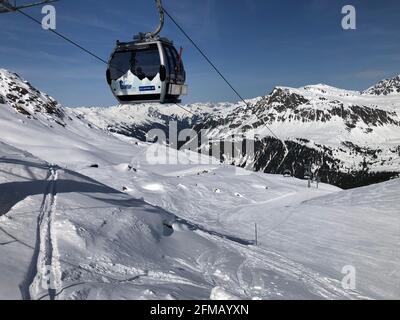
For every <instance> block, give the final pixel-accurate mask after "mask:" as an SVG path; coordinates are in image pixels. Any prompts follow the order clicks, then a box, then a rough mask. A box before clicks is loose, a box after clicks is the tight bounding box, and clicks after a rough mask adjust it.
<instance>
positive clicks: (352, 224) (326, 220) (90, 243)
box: [0, 85, 400, 299]
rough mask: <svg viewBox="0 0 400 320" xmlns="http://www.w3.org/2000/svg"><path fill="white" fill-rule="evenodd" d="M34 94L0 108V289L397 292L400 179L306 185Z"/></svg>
mask: <svg viewBox="0 0 400 320" xmlns="http://www.w3.org/2000/svg"><path fill="white" fill-rule="evenodd" d="M26 90H27V93H24V99H25V98H26V99H25V100H24V101H22V102H21V101H20V100H18V99H17V100H15V101H16V102H15V105H9V104H0V257H1V258H0V299H53V298H54V299H209V298H212V299H379V298H386V299H395V298H400V286H399V284H400V251H399V245H400V203H399V202H398V195H399V193H400V180H399V179H397V180H393V181H390V182H387V183H383V184H380V185H372V186H369V187H366V188H362V189H354V190H350V191H342V190H340V189H338V188H336V187H333V186H329V185H325V184H320V185H319V188H318V189H317V186H316V185H315V184H314V185H312V187H311V188H307V182H306V181H304V180H298V179H293V178H284V177H283V176H278V175H267V174H263V173H254V172H247V171H244V170H243V169H238V168H235V167H232V166H228V165H225V164H221V163H219V162H217V161H215V160H212V159H211V158H208V157H205V156H199V155H198V154H195V153H191V152H178V151H176V150H173V149H169V148H168V147H166V146H162V145H157V144H155V145H153V144H148V143H144V142H140V141H138V140H136V139H133V138H128V137H126V136H123V135H118V134H110V133H107V132H106V131H104V130H101V129H100V128H97V127H96V126H95V125H93V124H92V123H91V122H89V121H88V119H82V118H81V117H80V116H79V112H78V111H74V110H73V109H66V108H62V107H61V106H58V105H57V104H55V103H53V102H52V101H53V100H51V99H50V98H49V97H48V96H45V95H42V94H40V93H37V105H36V106H33V105H31V104H30V96H31V95H30V94H32V92H30V91H31V88H30V87H29V86H28V85H26ZM24 92H25V91H24ZM2 93H3V94H8V95H9V94H10V93H9V92H8V93H7V92H4V90H3V91H2ZM43 104H48V108H45V109H41V108H40V106H41V105H43ZM21 107H22V108H24V110H25V111H27V112H29V115H27V114H26V112H21ZM115 110H117V109H114V110H113V112H115ZM165 112H167V113H168V112H175V111H174V110H172V109H171V110H170V111H165ZM121 115H123V108H122V109H121ZM163 154H164V155H167V156H168V157H167V158H168V159H170V160H175V159H177V160H179V161H177V162H176V164H165V163H158V164H155V163H154V161H155V160H157V159H159V157H157V156H159V155H163ZM255 225H257V231H258V243H257V245H256V243H255ZM349 266H350V269H349ZM343 270H354V271H355V273H354V281H355V288H348V287H346V286H343V284H342V280H343V278H344V277H345V274H343V273H342V271H343ZM49 284H50V285H49Z"/></svg>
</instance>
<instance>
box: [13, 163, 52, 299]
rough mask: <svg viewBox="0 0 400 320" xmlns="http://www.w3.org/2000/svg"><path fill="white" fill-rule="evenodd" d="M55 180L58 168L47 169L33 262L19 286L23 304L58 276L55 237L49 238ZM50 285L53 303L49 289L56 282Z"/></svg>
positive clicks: (50, 236)
mask: <svg viewBox="0 0 400 320" xmlns="http://www.w3.org/2000/svg"><path fill="white" fill-rule="evenodd" d="M57 177H58V172H57V168H56V167H53V166H52V167H50V168H49V173H48V176H47V178H46V181H47V183H48V184H47V188H46V191H45V193H44V196H43V200H42V204H41V207H40V211H39V215H38V217H37V227H36V245H35V247H34V248H32V249H33V250H34V252H33V257H32V261H31V264H30V267H29V270H28V273H27V277H26V279H25V280H24V282H23V283H21V285H20V290H21V293H22V297H23V299H25V300H31V299H36V298H37V296H38V295H39V294H40V292H41V291H42V290H43V285H44V284H45V281H46V280H45V279H53V277H55V276H56V275H58V274H59V272H58V270H57V268H58V267H59V264H58V262H57V252H56V250H57V249H56V244H55V242H54V239H55V235H53V234H52V222H53V219H54V214H55V209H56V202H57V186H56V184H57ZM51 282H52V283H47V284H48V285H49V289H48V294H49V296H50V299H54V297H55V292H56V288H51V286H52V285H56V284H57V283H58V281H57V280H56V279H53V280H51Z"/></svg>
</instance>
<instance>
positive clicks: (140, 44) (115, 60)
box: [107, 0, 187, 103]
mask: <svg viewBox="0 0 400 320" xmlns="http://www.w3.org/2000/svg"><path fill="white" fill-rule="evenodd" d="M156 2H157V6H158V9H159V12H160V25H159V26H158V28H157V29H156V31H154V32H151V33H147V34H144V33H139V35H137V36H136V37H135V39H134V40H133V41H130V42H119V41H117V45H116V47H115V49H114V51H113V53H112V54H111V57H110V60H109V63H108V69H107V83H108V84H109V86H110V88H111V91H112V93H113V94H114V96H115V97H116V98H117V99H118V101H119V102H120V103H142V102H161V103H178V102H180V99H179V98H180V96H181V95H186V94H187V86H186V85H185V81H186V73H185V69H184V66H183V62H182V48H181V49H180V51H179V52H178V51H177V50H176V48H175V47H174V45H173V42H172V41H170V40H168V39H166V38H161V37H159V36H158V34H159V33H160V31H161V30H162V27H163V25H164V10H163V8H162V4H161V0H156Z"/></svg>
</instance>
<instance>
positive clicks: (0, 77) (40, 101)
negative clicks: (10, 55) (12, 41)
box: [0, 69, 63, 119]
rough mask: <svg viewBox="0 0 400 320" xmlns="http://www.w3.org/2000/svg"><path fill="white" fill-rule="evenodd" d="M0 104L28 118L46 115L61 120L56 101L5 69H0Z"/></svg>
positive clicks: (61, 113)
mask: <svg viewBox="0 0 400 320" xmlns="http://www.w3.org/2000/svg"><path fill="white" fill-rule="evenodd" d="M0 104H6V105H9V106H11V107H12V108H14V109H15V110H16V111H17V112H19V113H21V114H24V115H26V116H28V117H30V116H34V115H36V114H46V115H53V116H56V117H57V118H59V119H62V118H63V111H62V107H61V105H60V104H59V103H58V102H57V101H56V100H54V99H53V98H51V97H50V96H48V95H47V94H45V93H43V92H41V91H39V90H38V89H36V88H34V87H33V86H32V85H31V84H30V83H29V82H27V81H25V80H24V79H22V78H21V77H20V76H19V75H18V74H16V73H13V72H10V71H8V70H5V69H0Z"/></svg>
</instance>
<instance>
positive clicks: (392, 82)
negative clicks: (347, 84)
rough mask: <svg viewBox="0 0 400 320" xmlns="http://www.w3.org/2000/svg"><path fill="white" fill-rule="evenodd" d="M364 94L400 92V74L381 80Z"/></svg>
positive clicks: (385, 94)
mask: <svg viewBox="0 0 400 320" xmlns="http://www.w3.org/2000/svg"><path fill="white" fill-rule="evenodd" d="M363 94H370V95H378V96H380V95H384V96H387V95H391V94H400V75H398V76H397V77H394V78H391V79H385V80H382V81H380V82H379V83H377V84H376V85H374V86H373V87H371V88H369V89H367V90H365V91H364V92H363Z"/></svg>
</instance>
